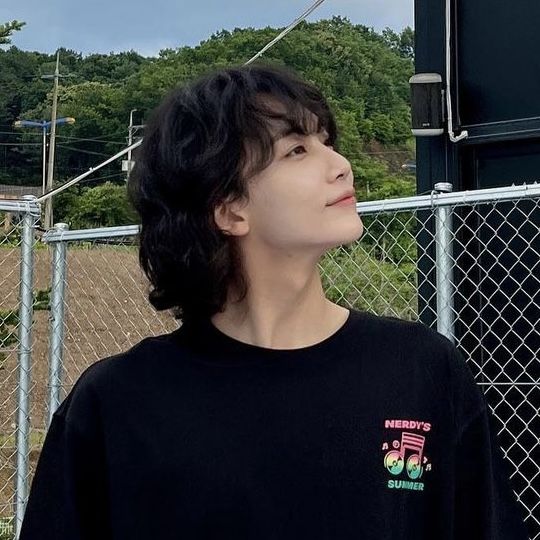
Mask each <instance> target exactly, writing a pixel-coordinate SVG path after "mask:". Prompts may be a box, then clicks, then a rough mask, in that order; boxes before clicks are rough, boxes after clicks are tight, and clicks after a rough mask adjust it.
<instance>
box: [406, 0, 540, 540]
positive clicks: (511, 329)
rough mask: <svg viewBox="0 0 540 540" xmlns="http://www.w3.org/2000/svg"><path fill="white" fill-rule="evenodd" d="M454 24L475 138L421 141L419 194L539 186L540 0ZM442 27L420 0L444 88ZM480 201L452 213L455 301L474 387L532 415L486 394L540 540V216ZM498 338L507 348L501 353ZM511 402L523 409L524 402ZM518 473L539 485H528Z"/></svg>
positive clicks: (423, 273)
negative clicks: (439, 188) (442, 186)
mask: <svg viewBox="0 0 540 540" xmlns="http://www.w3.org/2000/svg"><path fill="white" fill-rule="evenodd" d="M450 20H451V31H450V34H451V42H450V57H451V63H450V66H451V77H450V79H451V81H450V82H451V97H452V105H453V120H454V131H455V133H456V135H458V134H459V133H460V132H461V131H462V130H467V131H468V134H469V136H468V137H467V138H465V139H463V140H461V141H459V142H457V143H454V142H452V141H451V140H450V138H449V136H448V134H446V133H445V134H444V135H441V136H435V137H418V138H417V160H416V164H417V184H418V193H425V192H429V191H430V190H432V189H433V187H434V185H435V184H436V183H438V182H450V183H452V184H453V191H461V190H474V189H484V188H492V187H499V186H511V185H512V184H516V185H518V184H520V185H521V184H524V183H526V184H531V183H533V182H539V183H540V35H539V33H538V27H539V25H540V2H539V1H538V0H513V1H512V2H508V0H451V17H450ZM445 21H446V0H415V31H416V51H415V54H416V60H415V71H416V73H439V74H441V75H442V78H443V88H444V87H445V86H446V84H447V81H446V26H445ZM485 206H486V208H482V207H480V206H479V207H477V208H476V209H474V211H473V210H472V209H470V208H459V209H457V213H456V218H457V219H456V220H455V226H456V230H455V231H454V233H455V235H456V238H457V240H458V242H456V245H457V246H467V247H466V250H465V248H462V251H461V252H457V253H456V251H454V257H455V259H456V268H455V282H456V286H457V287H458V290H459V292H460V294H459V295H456V297H455V302H456V303H455V306H454V308H455V310H456V312H457V319H456V337H457V338H458V341H459V346H460V347H462V348H463V349H464V350H465V351H466V352H467V355H468V356H470V357H471V359H472V360H474V362H472V363H471V367H472V368H473V371H474V369H475V368H476V369H478V371H477V373H476V375H478V380H479V382H480V381H482V380H483V381H487V382H488V383H493V384H494V385H496V384H498V383H501V386H500V388H504V386H503V385H502V383H505V384H513V385H514V388H517V389H519V388H523V389H526V392H527V402H528V404H529V408H528V409H526V408H524V407H523V408H522V409H520V410H518V411H516V410H515V409H514V410H512V402H513V400H514V398H513V397H512V393H511V392H508V393H506V394H505V397H504V399H503V400H502V401H503V402H504V403H503V404H504V405H510V407H509V408H508V410H507V411H506V412H505V413H501V412H500V411H502V410H503V407H502V406H501V403H502V401H501V398H500V395H502V394H499V393H498V392H493V393H490V392H488V393H487V397H488V401H490V405H492V406H493V407H495V408H497V407H500V408H499V414H498V418H499V420H502V422H503V423H504V425H505V430H502V431H501V435H500V440H501V445H502V446H503V448H505V449H506V450H507V451H508V457H509V458H510V460H511V461H512V463H513V464H514V465H515V464H519V463H522V464H523V465H522V469H521V470H520V474H519V475H514V478H513V487H514V489H515V490H516V492H518V493H522V503H523V504H524V505H525V506H526V507H527V508H529V509H531V508H532V509H533V511H532V512H533V513H532V515H533V516H534V519H531V518H530V516H529V519H528V520H527V524H528V527H529V531H530V537H531V538H540V525H539V524H540V499H539V498H538V497H537V496H535V495H534V491H536V493H539V492H540V469H539V468H538V465H536V467H535V466H534V463H536V464H540V448H539V445H538V440H539V437H540V419H539V417H538V409H539V408H540V286H539V283H540V282H539V279H540V262H539V257H538V254H539V253H540V234H539V230H540V209H539V208H538V207H537V206H535V205H534V204H533V202H532V201H526V200H524V201H520V202H519V203H515V202H505V203H498V204H497V205H496V211H493V208H489V205H485ZM422 214H423V215H422ZM419 219H420V221H423V222H424V223H423V224H424V226H425V227H426V228H427V230H428V231H429V234H428V233H427V232H426V233H424V234H422V233H421V234H420V236H419V244H420V252H421V253H422V256H420V258H419V279H420V278H421V281H419V292H420V294H419V296H420V298H421V300H420V302H423V304H422V305H420V306H419V308H420V313H423V314H424V315H423V316H422V320H423V322H425V323H426V324H428V325H430V326H433V325H434V320H435V313H436V310H435V308H436V296H435V294H436V290H435V269H434V267H433V261H434V259H435V252H434V250H435V247H434V246H433V245H430V243H431V244H433V242H432V240H433V234H432V233H433V232H434V228H433V225H434V224H433V223H432V221H433V219H431V220H430V219H429V217H428V214H427V213H426V212H420V213H419ZM458 224H459V225H460V230H458V228H457V225H458ZM464 224H466V225H467V227H464V226H463V225H464ZM467 229H469V231H474V234H473V235H471V238H464V237H463V235H466V234H467ZM516 229H519V235H516V234H515V232H516ZM486 246H487V249H486ZM458 249H459V248H458ZM535 276H537V278H538V279H536V278H535ZM465 278H467V279H465ZM422 299H423V300H422ZM486 299H489V300H486ZM509 299H511V300H509ZM531 300H532V301H531ZM426 308H429V309H426ZM479 314H481V316H479ZM504 336H508V337H504ZM501 339H504V340H505V341H504V343H505V347H500V346H499V347H498V346H497V345H500V343H501ZM509 351H512V353H513V355H510V354H509ZM531 351H532V353H531ZM531 355H532V356H531ZM535 355H536V358H534V356H535ZM510 356H513V359H512V358H510V359H509V357H510ZM531 358H532V361H531ZM509 360H510V361H509ZM527 364H528V367H527V380H528V381H530V379H531V376H532V377H533V378H534V379H535V380H536V381H537V383H538V384H536V386H535V385H534V384H533V385H531V384H530V383H527V384H528V385H529V386H522V387H519V384H520V383H522V381H524V374H523V365H527ZM498 366H504V373H503V374H501V373H500V372H499V373H496V372H495V370H496V369H497V367H498ZM494 381H496V382H494ZM523 392H525V390H523ZM521 399H522V400H523V394H521ZM515 405H516V407H519V399H517V398H516V401H515ZM519 422H521V424H519ZM514 424H515V425H514ZM524 425H526V426H527V429H526V430H523V426H524ZM506 429H508V432H507V431H506ZM521 432H523V433H525V434H524V435H520V436H523V437H524V438H523V439H522V440H520V443H521V444H522V445H523V446H524V447H525V448H532V449H533V451H532V452H531V454H530V455H529V457H528V460H523V457H522V456H521V457H520V456H518V454H517V453H516V454H512V452H514V447H517V446H519V445H516V444H515V442H516V439H511V438H510V437H509V438H506V437H507V436H508V434H509V433H511V434H519V433H521ZM535 436H536V441H535ZM515 451H516V452H517V450H515ZM522 478H524V479H528V480H529V482H530V485H531V486H532V488H533V489H525V487H526V486H525V483H526V481H525V480H523V483H522ZM522 484H523V485H522ZM535 497H536V499H535Z"/></svg>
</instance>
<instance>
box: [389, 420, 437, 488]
mask: <svg viewBox="0 0 540 540" xmlns="http://www.w3.org/2000/svg"><path fill="white" fill-rule="evenodd" d="M384 427H385V429H386V430H387V439H388V440H387V441H385V442H383V445H382V450H383V451H384V452H385V454H384V467H385V468H386V470H387V471H388V473H389V474H390V478H389V479H388V481H387V487H388V488H389V489H408V490H414V491H423V490H424V485H425V484H424V482H423V481H420V479H421V478H422V477H423V476H424V473H425V472H429V471H431V463H430V461H429V459H428V457H427V456H426V454H425V447H426V438H427V437H428V434H429V432H430V431H431V424H430V423H429V422H421V421H416V420H385V421H384ZM405 429H406V430H407V431H404V430H405Z"/></svg>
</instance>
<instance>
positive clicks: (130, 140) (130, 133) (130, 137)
mask: <svg viewBox="0 0 540 540" xmlns="http://www.w3.org/2000/svg"><path fill="white" fill-rule="evenodd" d="M136 110H137V109H131V111H130V112H129V128H128V146H131V145H132V144H133V113H134V112H135V111H136ZM132 168H133V162H132V161H131V150H130V151H129V152H128V155H127V174H126V182H129V175H130V173H131V169H132Z"/></svg>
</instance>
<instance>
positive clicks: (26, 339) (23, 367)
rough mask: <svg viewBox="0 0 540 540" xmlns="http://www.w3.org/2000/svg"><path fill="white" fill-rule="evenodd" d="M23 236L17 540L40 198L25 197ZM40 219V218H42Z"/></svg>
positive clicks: (24, 494) (24, 483) (24, 496)
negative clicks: (36, 212)
mask: <svg viewBox="0 0 540 540" xmlns="http://www.w3.org/2000/svg"><path fill="white" fill-rule="evenodd" d="M23 199H24V200H25V201H28V203H29V204H28V208H27V209H26V211H25V212H24V217H23V220H22V221H23V227H22V234H21V284H20V289H19V393H18V411H17V412H18V415H17V472H16V476H15V535H16V536H15V537H16V538H18V537H19V533H20V530H21V525H22V520H23V517H24V511H25V509H26V502H27V500H28V451H29V443H30V408H29V405H30V385H31V369H32V364H31V349H32V318H33V317H32V315H33V302H34V300H33V282H34V222H35V219H36V215H35V209H34V211H32V206H33V205H32V204H30V203H34V204H35V200H36V197H34V196H33V195H25V196H24V197H23ZM38 215H39V214H38Z"/></svg>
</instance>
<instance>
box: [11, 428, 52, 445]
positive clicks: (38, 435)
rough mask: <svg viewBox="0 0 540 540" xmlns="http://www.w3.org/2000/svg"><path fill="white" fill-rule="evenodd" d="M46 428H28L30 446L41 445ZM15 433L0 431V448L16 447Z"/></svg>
mask: <svg viewBox="0 0 540 540" xmlns="http://www.w3.org/2000/svg"><path fill="white" fill-rule="evenodd" d="M45 435H46V430H44V429H31V430H30V443H29V444H30V447H31V448H34V447H41V446H42V445H43V441H44V440H45ZM16 446H17V435H16V433H15V431H14V432H12V433H0V449H8V448H13V449H14V448H16Z"/></svg>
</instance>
